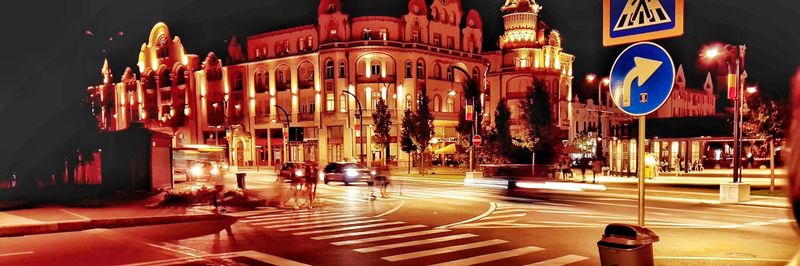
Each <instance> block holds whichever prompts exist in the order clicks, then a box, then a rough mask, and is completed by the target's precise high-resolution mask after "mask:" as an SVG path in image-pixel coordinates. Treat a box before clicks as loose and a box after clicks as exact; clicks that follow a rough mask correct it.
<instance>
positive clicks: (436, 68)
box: [433, 63, 442, 79]
mask: <svg viewBox="0 0 800 266" xmlns="http://www.w3.org/2000/svg"><path fill="white" fill-rule="evenodd" d="M433 77H434V78H435V79H442V66H440V65H439V64H438V63H437V64H434V65H433Z"/></svg>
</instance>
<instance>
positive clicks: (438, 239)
mask: <svg viewBox="0 0 800 266" xmlns="http://www.w3.org/2000/svg"><path fill="white" fill-rule="evenodd" d="M476 236H478V235H473V234H460V235H450V236H441V237H435V238H428V239H422V240H414V241H408V242H402V243H395V244H388V245H380V246H374V247H368V248H358V249H355V251H357V252H361V253H369V252H376V251H381V250H387V249H395V248H404V247H411V246H419V245H425V244H432V243H439V242H445V241H452V240H457V239H464V238H470V237H476Z"/></svg>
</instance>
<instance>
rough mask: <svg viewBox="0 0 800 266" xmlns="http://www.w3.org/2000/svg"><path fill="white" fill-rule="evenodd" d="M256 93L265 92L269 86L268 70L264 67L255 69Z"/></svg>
mask: <svg viewBox="0 0 800 266" xmlns="http://www.w3.org/2000/svg"><path fill="white" fill-rule="evenodd" d="M255 82H256V93H264V92H267V90H268V88H269V72H268V71H267V69H265V68H260V69H258V70H256V80H255Z"/></svg>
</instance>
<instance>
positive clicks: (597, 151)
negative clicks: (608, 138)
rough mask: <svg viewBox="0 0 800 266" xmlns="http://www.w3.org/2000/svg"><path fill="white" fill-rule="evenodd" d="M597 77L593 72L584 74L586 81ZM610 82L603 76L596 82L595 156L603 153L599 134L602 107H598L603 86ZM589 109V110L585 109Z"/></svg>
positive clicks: (601, 124) (592, 80)
mask: <svg viewBox="0 0 800 266" xmlns="http://www.w3.org/2000/svg"><path fill="white" fill-rule="evenodd" d="M596 79H597V75H595V74H588V75H586V82H588V83H592V82H594V81H595V80H596ZM610 83H611V80H609V79H608V77H603V78H601V79H600V81H599V82H597V128H596V129H597V140H598V141H597V145H595V157H597V156H602V155H603V143H602V136H601V135H600V134H602V133H603V109H602V108H600V106H601V105H602V102H603V93H602V92H603V86H608V84H610ZM587 111H591V110H587Z"/></svg>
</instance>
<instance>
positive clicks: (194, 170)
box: [190, 165, 203, 176]
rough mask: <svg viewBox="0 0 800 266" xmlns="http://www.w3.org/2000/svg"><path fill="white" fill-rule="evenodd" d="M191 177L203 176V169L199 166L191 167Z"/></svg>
mask: <svg viewBox="0 0 800 266" xmlns="http://www.w3.org/2000/svg"><path fill="white" fill-rule="evenodd" d="M190 171H191V173H192V175H193V176H201V175H203V167H202V166H199V165H195V166H192V169H191V170H190Z"/></svg>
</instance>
